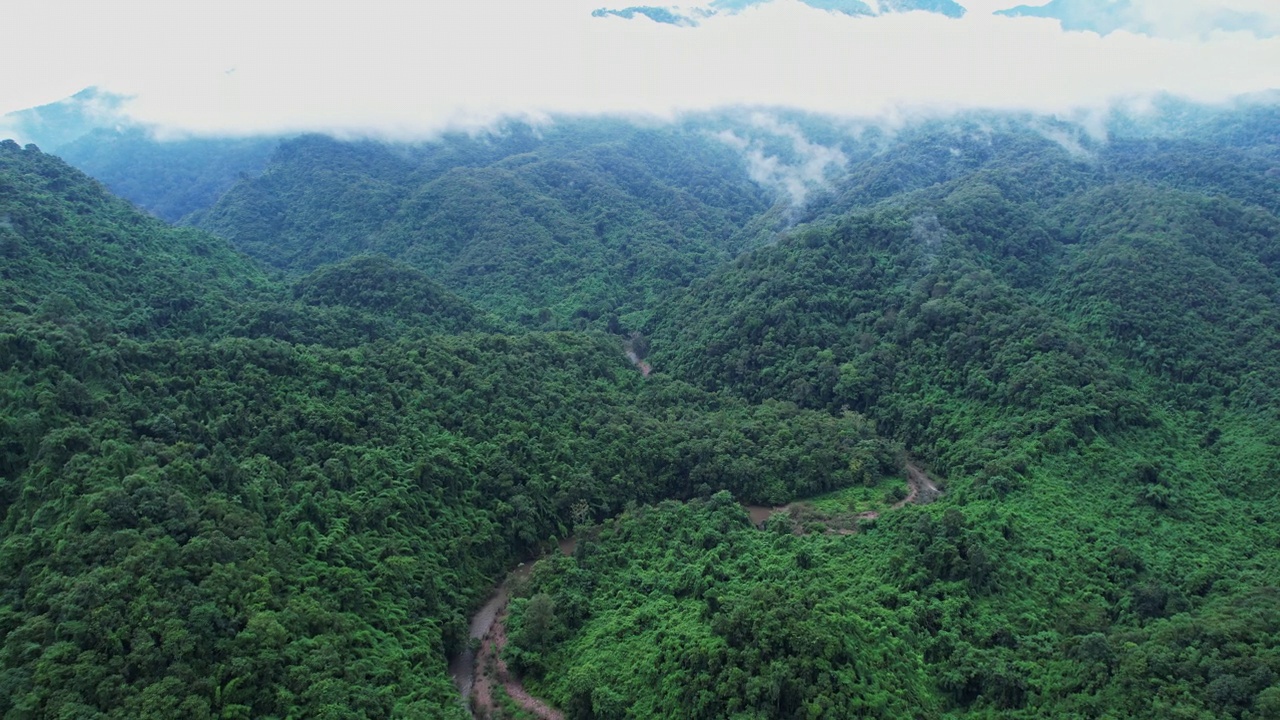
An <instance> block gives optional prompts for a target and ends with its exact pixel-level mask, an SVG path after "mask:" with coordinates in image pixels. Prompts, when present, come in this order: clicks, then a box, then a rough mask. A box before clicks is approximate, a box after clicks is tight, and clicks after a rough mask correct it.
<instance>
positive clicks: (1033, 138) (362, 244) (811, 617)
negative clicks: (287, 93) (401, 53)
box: [0, 104, 1280, 719]
mask: <svg viewBox="0 0 1280 720" xmlns="http://www.w3.org/2000/svg"><path fill="white" fill-rule="evenodd" d="M1276 116H1277V111H1276V109H1275V107H1274V106H1268V105H1264V104H1259V105H1253V106H1247V107H1243V108H1238V109H1235V110H1232V111H1226V110H1222V109H1197V108H1195V107H1193V106H1184V105H1177V106H1173V107H1170V108H1165V110H1164V112H1163V114H1160V115H1158V116H1156V117H1154V118H1153V117H1146V118H1137V119H1125V118H1120V117H1116V118H1112V119H1111V120H1110V125H1109V127H1108V131H1109V133H1110V136H1109V137H1108V138H1107V139H1105V140H1104V139H1100V138H1099V137H1097V134H1096V133H1093V132H1090V131H1086V129H1084V128H1083V127H1080V126H1076V125H1072V124H1071V123H1069V122H1066V121H1063V120H1059V119H1045V118H1035V117H1029V116H1012V115H996V114H975V115H972V116H967V117H956V118H948V119H945V120H932V121H922V122H918V123H913V124H909V125H908V126H906V127H901V128H896V129H892V128H884V127H875V126H869V125H858V124H852V123H847V122H843V121H836V120H831V119H825V118H820V117H813V116H805V115H802V114H799V113H783V112H777V113H774V114H772V115H770V116H768V118H767V119H765V120H762V119H760V118H759V117H757V118H755V119H748V120H741V119H738V118H737V117H736V116H735V115H733V114H732V113H724V114H716V115H706V116H700V117H694V118H686V119H683V120H681V121H679V122H677V123H674V124H670V125H650V126H638V125H633V124H628V123H625V122H621V121H605V120H591V121H587V120H566V121H563V122H560V123H554V124H551V125H548V126H546V127H539V128H533V127H529V126H525V125H520V124H511V125H508V126H503V127H502V128H500V129H499V130H498V131H495V132H492V133H489V134H475V135H457V136H453V135H449V136H443V137H441V138H439V139H437V140H434V141H430V142H422V143H414V144H404V143H402V144H386V143H376V142H372V141H339V140H335V139H332V138H327V137H321V136H302V137H298V138H292V139H286V140H282V141H276V140H271V141H267V140H262V141H255V142H257V143H260V144H255V143H250V142H248V141H246V142H245V143H243V144H242V145H239V146H234V147H233V146H232V145H230V144H228V143H224V142H221V141H219V142H214V143H209V144H196V145H188V146H185V147H183V146H167V147H163V148H159V149H156V148H152V149H147V148H150V147H151V146H152V145H155V143H156V141H154V140H150V139H148V138H146V137H143V136H132V137H131V138H129V139H128V141H127V142H125V141H123V140H120V141H119V143H118V144H116V145H112V144H110V142H108V141H107V140H105V139H100V141H99V142H98V144H96V145H95V144H94V141H93V140H92V137H87V138H85V139H83V140H82V141H81V142H83V143H84V146H85V147H86V148H96V149H97V150H96V152H98V153H99V155H98V156H97V157H98V162H100V163H101V164H102V167H109V168H112V170H111V172H113V173H117V172H118V173H119V174H120V176H119V177H116V176H113V178H114V179H113V180H112V182H113V184H114V183H118V182H121V178H124V179H125V180H127V179H128V178H129V177H133V178H135V180H136V179H139V178H144V177H156V176H163V175H164V174H165V173H166V172H169V171H168V170H165V168H171V170H172V175H171V179H170V181H167V183H171V186H170V185H169V184H166V186H165V187H157V188H152V189H150V190H148V189H147V188H146V187H143V186H142V185H138V186H137V187H136V188H135V190H134V191H133V192H135V193H141V194H143V195H147V194H148V193H149V194H150V195H149V199H147V198H144V199H142V200H140V199H139V197H137V196H133V201H134V202H135V203H136V204H137V205H138V206H140V207H144V208H146V209H148V210H150V211H151V212H153V213H156V214H158V215H161V216H162V217H164V218H165V219H168V220H174V219H176V218H177V217H178V216H179V215H181V216H183V217H186V218H187V220H186V222H187V223H188V226H185V227H174V226H172V225H169V224H167V223H166V222H164V221H162V220H161V219H157V218H155V217H148V216H147V215H145V214H144V213H143V212H141V211H139V210H138V209H136V208H135V207H133V206H131V205H130V204H129V203H128V202H125V201H122V200H120V199H117V198H116V197H114V196H113V195H112V194H111V193H109V192H107V191H106V190H105V189H104V188H103V186H102V185H100V184H99V183H98V182H96V181H95V180H92V179H90V178H89V177H87V176H85V175H83V174H81V173H80V172H78V171H76V170H74V169H72V168H71V167H70V166H68V165H67V164H65V163H64V162H62V161H61V160H59V159H58V158H56V157H53V156H51V155H47V154H44V153H42V152H40V151H39V150H38V149H37V148H35V147H34V146H28V147H26V148H23V147H20V146H18V145H17V144H15V143H13V142H5V143H3V144H0V258H2V260H3V266H2V267H0V523H3V524H2V525H0V642H2V644H0V716H3V717H5V718H44V717H85V718H90V717H119V718H125V717H128V718H162V717H163V718H167V717H192V718H199V717H222V718H236V717H245V718H248V717H255V718H257V717H264V718H268V717H275V718H286V717H329V718H345V717H352V718H359V717H364V718H378V717H415V718H416V717H457V718H462V717H466V715H467V710H466V708H465V706H464V705H463V704H462V702H461V701H460V695H459V692H458V688H457V687H456V686H455V685H454V683H453V682H451V680H450V677H449V674H448V671H447V662H448V659H449V658H450V657H452V656H454V655H455V654H456V653H458V652H459V651H461V650H462V649H464V648H465V647H467V646H468V644H469V643H470V642H471V641H470V640H469V639H468V634H469V629H468V626H469V616H470V614H471V613H472V612H473V611H474V610H475V609H476V608H477V607H479V606H480V605H481V604H482V603H483V601H484V600H485V598H486V597H487V596H489V594H490V592H491V590H492V588H493V587H494V585H495V583H496V582H497V581H498V580H500V579H501V578H502V577H503V576H504V575H505V574H506V572H507V571H508V570H509V569H511V568H512V567H514V566H515V565H516V564H517V563H520V562H522V561H529V560H532V559H534V558H536V557H539V556H544V555H545V559H543V560H541V561H539V562H538V563H537V564H536V565H535V566H534V567H533V570H532V572H531V574H529V575H528V577H527V579H524V580H521V581H519V582H517V583H516V584H515V586H514V597H513V599H512V600H511V602H510V606H509V611H510V616H509V619H508V620H507V621H506V632H507V634H508V638H509V643H508V644H507V646H506V649H505V652H504V659H505V661H506V663H507V664H508V665H509V666H510V668H512V670H513V671H514V672H515V673H516V675H517V676H518V677H519V678H520V679H521V681H522V682H523V685H524V687H526V688H528V689H529V690H530V691H532V692H533V693H534V694H536V695H538V696H539V697H542V698H545V699H546V700H547V701H549V702H550V703H551V704H552V705H554V706H556V707H557V708H559V709H560V710H562V711H563V712H564V713H565V715H566V716H567V717H571V718H622V717H690V718H694V717H696V718H722V717H735V718H798V717H862V716H867V717H885V718H899V717H920V718H943V717H970V716H972V717H1026V718H1039V717H1082V718H1121V717H1135V718H1136V717H1153V716H1169V717H1174V718H1220V717H1232V718H1241V719H1244V718H1268V717H1276V716H1280V652H1278V651H1277V648H1278V647H1280V590H1278V589H1277V588H1278V586H1280V570H1277V568H1280V537H1278V536H1277V527H1280V517H1278V516H1277V513H1278V512H1280V504H1278V503H1277V500H1278V499H1280V497H1278V495H1277V493H1278V492H1280V491H1278V490H1277V489H1276V488H1277V484H1276V479H1277V477H1280V417H1277V413H1278V410H1277V408H1280V398H1278V397H1277V392H1278V391H1277V388H1280V305H1278V303H1280V174H1278V173H1277V168H1278V167H1280V165H1278V164H1277V163H1280V137H1277V136H1276V134H1275V127H1276V124H1275V120H1276ZM797 134H799V135H802V136H803V137H804V138H806V140H805V141H804V142H799V141H797V140H795V137H796V136H797ZM224 146H225V147H228V148H231V149H230V150H228V153H227V154H221V153H220V151H219V150H218V148H219V147H224ZM815 147H816V148H819V150H815V149H814V148H815ZM127 148H134V149H127ZM236 148H238V150H237V149H236ZM272 148H274V149H272ZM744 148H746V149H745V150H744ZM268 151H270V152H271V153H272V154H271V155H270V157H267V155H266V153H267V152H268ZM86 152H87V151H86ZM134 152H137V154H138V156H139V158H140V159H139V163H141V164H140V165H139V166H138V167H139V168H140V169H138V170H136V171H134V174H133V175H132V176H131V175H130V170H129V169H128V168H129V164H128V163H127V162H124V161H123V160H122V158H124V157H126V156H128V155H129V154H131V153H134ZM237 152H240V153H242V154H240V155H237V154H236V153H237ZM255 153H261V155H255ZM255 157H256V158H258V159H257V160H255V159H254V158H255ZM815 157H816V158H819V160H820V162H818V161H815V160H814V158H815ZM760 158H765V159H768V160H769V161H768V162H765V163H763V164H762V163H761V162H758V161H759V160H760ZM255 162H256V163H260V165H258V166H255V165H254V163H255ZM815 162H816V163H817V164H815ZM813 167H817V168H818V170H819V171H820V172H809V171H808V170H805V169H806V168H808V169H812V168H813ZM184 168H185V170H184ZM762 168H763V169H762ZM259 170H260V171H259ZM764 170H768V172H764ZM802 170H804V172H801V171H802ZM184 173H186V174H184ZM233 173H234V174H235V179H234V181H228V177H229V175H230V174H233ZM157 174H158V175H157ZM219 178H221V179H219ZM218 183H222V184H221V185H219V184H218ZM224 189H225V192H223V190H224ZM170 202H171V203H172V205H164V203H170ZM165 207H172V208H180V209H173V210H164V208H165ZM190 225H194V226H195V227H191V226H190ZM628 353H630V354H631V356H632V357H630V358H629V357H628ZM642 360H643V361H645V362H647V365H644V366H643V367H642V363H641V361H642ZM649 365H651V366H652V373H651V374H649V373H647V371H646V372H642V369H646V368H647V367H648V366H649ZM909 463H910V464H909ZM917 466H921V467H923V468H925V469H926V470H927V472H928V473H929V475H930V476H931V477H932V478H933V481H934V482H936V483H937V484H938V485H939V486H941V487H942V488H943V489H944V492H943V493H942V495H941V496H940V497H938V498H937V499H936V501H934V502H931V503H927V504H926V503H924V502H907V500H908V499H909V498H911V499H914V500H923V499H924V498H913V497H912V496H908V495H907V493H906V490H905V488H906V487H907V486H908V483H907V476H908V473H910V472H917V470H916V468H917ZM928 499H933V497H932V495H931V496H930V497H929V498H928ZM793 501H807V504H806V502H801V503H799V504H795V505H792V506H791V512H792V514H793V517H792V518H787V517H784V516H782V515H775V517H773V518H771V519H769V520H768V521H767V522H765V523H764V524H763V526H760V527H757V526H756V525H754V524H753V523H752V522H751V521H750V519H749V516H748V513H747V511H746V510H745V509H744V508H743V507H742V506H741V505H740V504H739V503H749V504H758V505H767V506H781V505H784V504H786V503H792V502H793ZM796 518H799V519H796ZM570 535H575V536H576V537H577V545H576V550H574V551H573V553H572V554H571V555H568V556H564V555H561V554H560V553H557V552H555V551H554V548H555V547H556V541H557V540H560V539H564V538H566V537H567V536H570ZM548 551H550V552H548ZM505 707H506V708H507V711H506V712H507V714H514V715H519V712H520V711H518V710H513V709H512V708H513V707H514V705H512V704H511V703H507V704H506V705H505ZM482 709H483V710H487V709H488V708H482ZM499 714H502V713H501V712H499Z"/></svg>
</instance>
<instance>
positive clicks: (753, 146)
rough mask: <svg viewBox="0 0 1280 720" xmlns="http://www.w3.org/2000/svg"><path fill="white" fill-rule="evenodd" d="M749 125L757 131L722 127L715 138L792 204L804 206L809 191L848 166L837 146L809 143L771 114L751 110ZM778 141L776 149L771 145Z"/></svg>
mask: <svg viewBox="0 0 1280 720" xmlns="http://www.w3.org/2000/svg"><path fill="white" fill-rule="evenodd" d="M750 127H751V129H752V130H754V131H756V133H755V134H754V135H753V136H751V137H746V136H743V135H739V134H738V133H736V132H734V131H732V130H723V131H721V132H719V133H717V134H716V138H717V139H719V140H720V141H721V142H724V143H725V144H727V145H729V146H730V147H732V148H734V149H735V150H737V151H738V152H739V153H741V155H742V158H743V160H744V161H745V162H746V163H747V173H748V175H750V177H751V179H752V180H754V181H755V182H757V183H759V184H760V185H763V186H764V187H767V188H770V189H772V190H774V191H775V192H776V193H778V194H779V195H780V196H782V197H783V198H785V199H786V200H787V201H789V202H790V203H791V204H792V205H797V206H799V205H803V204H804V202H805V200H806V199H807V198H808V196H809V193H811V192H813V191H815V190H820V189H823V188H826V187H829V186H830V184H831V181H832V180H834V179H835V178H836V177H837V176H838V175H839V174H840V173H841V171H843V170H844V169H845V166H846V165H848V162H849V159H848V158H847V157H846V156H845V154H844V152H843V151H841V150H840V148H837V147H827V146H825V145H821V144H819V143H815V142H811V141H810V140H809V138H807V137H805V134H804V132H803V131H802V130H801V129H800V128H799V127H797V126H795V125H792V124H790V123H784V122H781V121H779V120H778V119H777V118H775V117H773V116H772V115H769V114H766V113H753V114H752V116H751V121H750ZM779 141H780V143H779ZM779 144H780V147H777V148H776V150H775V149H774V148H771V147H770V146H771V145H775V146H777V145H779Z"/></svg>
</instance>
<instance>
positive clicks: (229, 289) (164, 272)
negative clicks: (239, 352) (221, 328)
mask: <svg viewBox="0 0 1280 720" xmlns="http://www.w3.org/2000/svg"><path fill="white" fill-rule="evenodd" d="M0 219H2V220H3V222H0V246H2V247H3V256H4V258H5V265H4V271H3V275H0V298H3V299H2V300H0V309H3V310H5V311H8V312H17V313H22V314H37V313H38V314H41V315H42V316H44V317H46V318H48V319H52V320H68V321H70V320H75V319H76V318H78V317H81V316H85V317H92V319H93V321H94V323H95V324H99V327H100V329H102V330H112V331H119V332H126V333H129V334H135V335H145V334H152V333H156V332H167V333H169V334H174V335H180V334H185V333H191V332H203V331H204V330H205V329H206V328H213V327H215V326H217V325H218V324H219V323H220V322H221V321H222V319H223V316H224V315H225V314H226V313H227V311H228V308H229V307H230V306H231V305H232V304H233V303H235V302H236V301H238V300H243V299H253V298H260V297H266V296H267V295H269V294H270V293H271V289H270V287H269V283H268V281H267V279H266V276H265V274H264V273H263V272H262V271H261V270H260V269H259V268H258V267H257V265H256V264H255V263H253V262H252V261H250V260H249V259H248V258H246V257H244V256H243V255H241V254H239V253H237V252H235V251H233V250H232V249H231V248H230V247H229V246H227V244H226V243H224V242H222V241H220V240H218V239H216V238H213V237H211V236H209V235H208V234H206V233H202V232H195V231H190V230H173V229H171V228H169V227H168V226H166V225H165V224H164V223H162V222H160V221H158V220H155V219H153V218H148V217H145V216H143V215H141V214H140V213H138V212H137V211H136V210H135V209H134V208H132V207H131V206H130V205H129V204H128V203H126V202H124V201H122V200H119V199H118V198H115V197H113V196H111V195H110V194H109V193H107V191H106V190H104V189H103V188H102V186H101V185H99V184H98V183H97V182H95V181H93V180H91V179H90V178H88V177H85V176H84V175H83V174H81V173H79V172H77V171H75V170H73V169H72V168H70V167H69V166H68V165H67V164H66V163H64V162H62V161H61V160H59V159H58V158H56V157H53V156H51V155H45V154H44V153H41V152H40V151H39V150H38V149H36V148H35V146H32V145H29V146H27V147H26V148H25V149H23V148H20V147H19V146H18V145H17V143H15V142H13V141H11V140H7V141H4V142H3V143H0Z"/></svg>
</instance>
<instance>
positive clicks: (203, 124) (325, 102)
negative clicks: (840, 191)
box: [0, 0, 1280, 136]
mask: <svg viewBox="0 0 1280 720" xmlns="http://www.w3.org/2000/svg"><path fill="white" fill-rule="evenodd" d="M1204 2H1207V0H1181V4H1180V3H1179V2H1175V1H1174V0H1161V2H1160V7H1162V8H1174V7H1175V6H1176V7H1184V8H1185V7H1192V6H1196V7H1199V6H1200V5H1202V4H1203V3H1204ZM1222 2H1223V3H1227V4H1232V5H1235V6H1240V7H1247V6H1250V7H1252V6H1256V7H1262V8H1264V9H1266V8H1267V7H1268V6H1267V2H1270V0H1266V1H1265V2H1259V0H1222ZM601 4H602V3H601V2H600V0H519V1H518V2H517V1H511V0H467V2H459V3H437V2H425V1H415V0H366V1H364V2H360V3H358V4H357V3H355V2H339V1H338V0H310V1H307V2H302V1H300V0H278V1H277V2H262V0H255V1H254V2H249V1H248V0H226V1H224V2H219V3H205V4H202V5H195V4H194V3H174V2H169V1H168V0H165V1H161V0H135V1H133V2H126V3H101V2H92V1H88V0H80V1H76V0H12V1H11V2H10V3H9V4H8V5H7V6H6V8H5V12H4V20H5V22H4V24H3V25H0V65H2V66H4V67H9V68H17V67H22V68H27V70H26V71H25V72H9V73H5V74H4V75H3V76H0V112H7V111H11V110H16V109H20V108H24V107H29V106H32V105H36V104H39V103H43V102H50V101H54V100H57V99H59V98H61V97H65V96H67V95H70V94H71V93H73V92H75V91H77V90H79V89H81V88H83V87H86V86H89V85H98V86H100V87H102V88H104V89H107V90H111V91H115V92H122V93H127V94H131V95H135V96H136V98H135V100H134V101H132V102H131V103H130V104H129V105H128V112H129V113H130V114H132V115H133V116H135V117H136V118H138V119H141V120H143V121H146V122H150V123H154V124H156V125H158V126H161V127H163V128H167V129H170V130H174V131H186V132H198V133H221V132H233V133H251V132H260V131H296V130H308V129H316V130H330V131H346V132H353V133H363V132H374V133H382V134H392V135H400V136H403V135H414V134H427V133H430V132H433V131H436V130H439V129H440V128H443V127H446V126H459V125H468V124H475V123H481V122H484V121H486V120H489V119H492V118H494V117H496V116H499V115H503V114H512V113H514V114H536V115H545V114H554V113H593V112H610V113H634V114H646V115H657V116H664V115H669V114H671V113H675V112H680V111H684V110H700V109H707V108H712V107H719V106H725V105H775V106H790V107H799V108H805V109H809V110H814V111H819V112H827V113H835V114H843V115H876V114H882V113H886V112H892V111H901V110H902V109H903V108H906V109H934V110H942V109H955V108H971V107H993V108H1018V109H1029V110H1037V111H1050V112H1065V111H1067V110H1069V109H1072V108H1077V107H1081V106H1098V105H1102V104H1106V103H1109V102H1111V101H1113V100H1114V99H1116V98H1121V97H1130V96H1137V95H1142V94H1145V93H1150V92H1156V91H1168V92H1172V93H1175V94H1180V95H1185V96H1188V97H1191V98H1193V99H1198V100H1209V101H1212V100H1221V99H1226V98H1227V97H1230V96H1231V95H1234V94H1237V93H1242V92H1248V91H1255V90H1261V89H1266V88H1275V87H1280V40H1278V39H1274V38H1273V39H1258V38H1256V37H1254V36H1253V35H1251V34H1247V33H1216V34H1213V35H1210V36H1208V37H1203V38H1202V37H1193V38H1179V39H1176V40H1173V39H1152V38H1149V37H1145V36H1140V35H1134V34H1130V33H1125V32H1116V33H1112V34H1110V35H1107V36H1106V37H1099V36H1097V35H1096V34H1093V33H1064V32H1063V31H1062V30H1061V28H1060V27H1059V26H1058V24H1057V23H1056V22H1055V21H1053V20H1044V19H1035V18H1007V17H995V16H992V15H990V12H991V11H993V10H996V9H1001V8H1004V7H1009V6H1012V5H1016V4H1018V3H1016V2H1003V1H1002V0H966V1H965V2H962V3H961V4H963V5H965V6H966V7H967V8H968V9H969V10H970V12H969V13H968V14H967V15H966V17H965V18H963V19H959V20H953V19H949V18H945V17H941V16H938V15H931V14H927V13H907V14H901V15H886V16H882V17H875V18H851V17H846V16H842V15H838V14H831V13H827V12H822V11H819V10H814V9H812V8H809V7H806V6H804V5H802V4H800V3H799V2H797V1H796V0H777V1H776V2H773V3H770V4H768V5H765V6H762V7H759V8H753V9H751V10H747V11H744V12H741V13H738V14H734V15H719V16H715V17H711V18H707V19H706V20H705V21H703V22H702V23H701V25H700V26H699V27H697V28H682V27H675V26H671V25H663V24H659V23H654V22H650V21H647V20H644V19H637V20H625V19H622V18H616V17H607V18H594V17H591V11H592V10H594V9H596V8H598V7H600V6H601ZM1169 12H1171V13H1172V12H1174V10H1170V11H1169ZM1271 12H1272V14H1274V11H1271ZM37 59H38V62H34V61H33V60H37Z"/></svg>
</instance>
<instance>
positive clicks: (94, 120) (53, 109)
mask: <svg viewBox="0 0 1280 720" xmlns="http://www.w3.org/2000/svg"><path fill="white" fill-rule="evenodd" d="M127 99H128V98H126V97H124V96H122V95H116V94H114V93H109V92H104V91H102V90H99V89H98V88H96V87H90V88H85V89H84V90H81V91H80V92H78V93H76V94H75V95H72V96H71V97H69V98H66V99H63V100H59V101H57V102H53V103H49V104H47V105H40V106H38V107H33V108H28V109H26V110H18V111H17V112H11V113H7V114H6V115H4V116H3V117H0V135H3V136H4V137H11V136H12V137H13V138H14V139H15V140H17V141H18V142H20V143H23V144H26V143H34V144H35V145H37V146H38V147H39V148H40V149H41V150H43V151H44V152H52V153H60V152H61V151H62V148H63V147H64V146H66V145H67V144H69V143H71V142H74V141H75V140H77V139H79V138H81V137H83V136H85V135H87V134H88V133H90V132H93V131H94V130H98V129H103V128H110V129H115V128H116V127H118V126H119V125H120V123H121V121H122V119H123V118H122V116H121V114H120V108H121V106H122V105H123V104H124V102H125V101H126V100H127Z"/></svg>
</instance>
